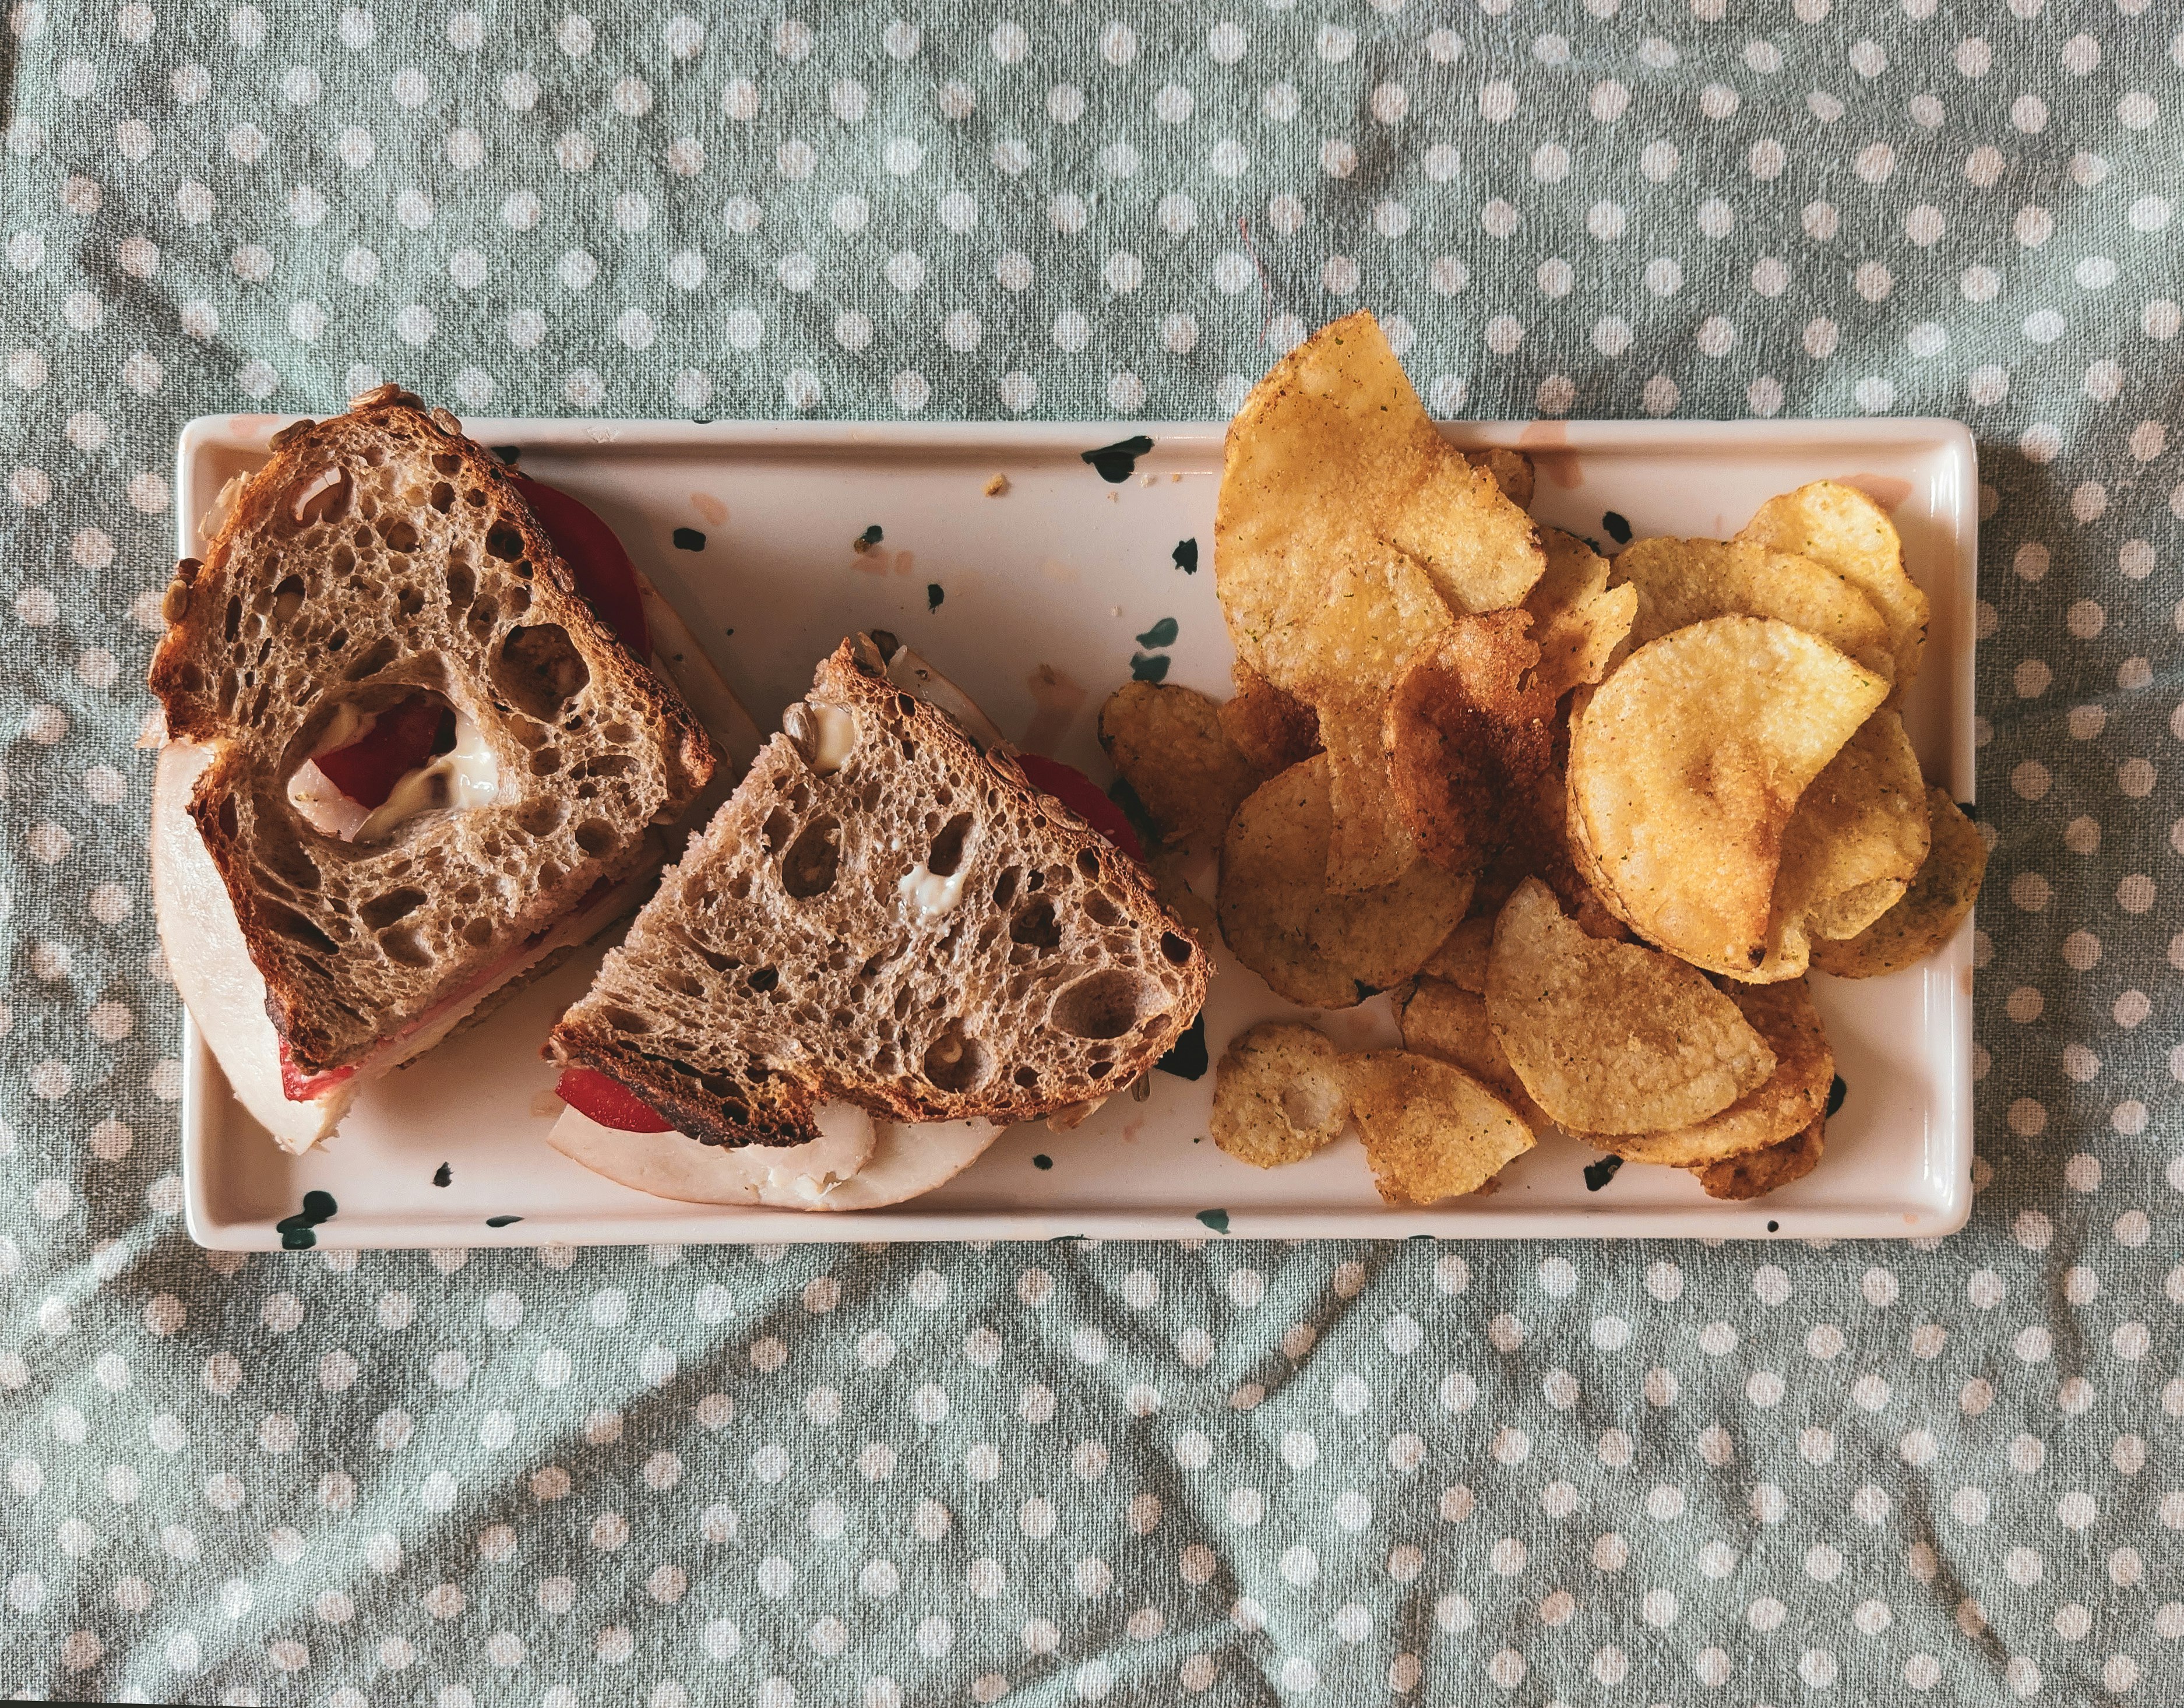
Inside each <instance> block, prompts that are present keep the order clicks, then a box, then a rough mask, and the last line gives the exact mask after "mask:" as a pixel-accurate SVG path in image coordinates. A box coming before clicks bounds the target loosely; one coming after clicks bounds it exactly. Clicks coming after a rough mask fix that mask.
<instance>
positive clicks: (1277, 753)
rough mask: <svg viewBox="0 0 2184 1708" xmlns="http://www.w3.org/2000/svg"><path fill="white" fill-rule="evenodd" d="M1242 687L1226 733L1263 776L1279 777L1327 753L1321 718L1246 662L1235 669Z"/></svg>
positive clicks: (1227, 710) (1225, 717) (1224, 718)
mask: <svg viewBox="0 0 2184 1708" xmlns="http://www.w3.org/2000/svg"><path fill="white" fill-rule="evenodd" d="M1229 676H1230V678H1232V679H1233V680H1234V683H1235V684H1236V692H1235V695H1234V697H1233V698H1232V699H1229V700H1228V701H1223V704H1222V706H1221V732H1222V734H1224V735H1226V736H1227V737H1228V738H1229V745H1230V746H1232V747H1234V748H1235V749H1236V751H1238V752H1240V753H1241V754H1242V755H1243V756H1245V758H1246V759H1248V760H1250V761H1251V763H1252V764H1254V765H1256V766H1257V767H1259V771H1260V773H1261V774H1262V776H1267V777H1279V776H1280V775H1281V773H1283V772H1284V771H1286V770H1288V769H1289V768H1290V766H1292V765H1301V764H1303V763H1304V762H1305V761H1306V760H1307V759H1309V758H1311V757H1312V755H1313V754H1315V753H1318V752H1319V751H1321V749H1320V740H1319V714H1318V712H1314V711H1313V710H1312V707H1311V706H1308V705H1307V704H1306V702H1305V701H1301V700H1299V699H1298V698H1297V697H1296V696H1295V695H1294V694H1290V693H1288V692H1286V691H1285V690H1284V689H1279V688H1277V687H1275V686H1274V684H1273V683H1271V682H1269V681H1268V680H1267V678H1265V677H1263V676H1262V675H1260V674H1259V673H1258V672H1257V671H1256V670H1254V669H1252V668H1251V666H1250V665H1248V664H1246V663H1245V661H1243V660H1242V659H1238V660H1237V661H1235V662H1234V664H1233V665H1231V666H1230V667H1229Z"/></svg>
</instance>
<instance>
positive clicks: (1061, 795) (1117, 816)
mask: <svg viewBox="0 0 2184 1708" xmlns="http://www.w3.org/2000/svg"><path fill="white" fill-rule="evenodd" d="M1017 764H1019V765H1021V766H1022V767H1023V774H1024V779H1025V780H1026V781H1027V782H1028V783H1029V784H1031V786H1032V787H1033V788H1034V789H1036V790H1039V791H1040V792H1041V793H1042V794H1046V795H1052V796H1053V797H1054V798H1055V799H1056V800H1057V801H1060V802H1061V804H1062V805H1063V806H1064V807H1067V808H1068V809H1069V810H1070V811H1071V812H1074V813H1075V814H1076V815H1077V816H1078V818H1082V819H1083V820H1084V822H1085V823H1087V824H1089V825H1090V826H1091V827H1092V828H1093V829H1095V830H1097V831H1098V832H1099V833H1100V834H1101V835H1102V836H1104V837H1106V839H1107V840H1109V841H1110V842H1112V843H1113V844H1114V845H1115V846H1117V848H1119V849H1121V850H1122V851H1123V852H1124V853H1125V854H1127V855H1128V856H1129V857H1130V858H1132V859H1133V860H1134V861H1136V862H1138V864H1139V865H1140V866H1142V865H1144V864H1145V845H1144V844H1143V843H1141V842H1139V840H1138V833H1137V832H1136V831H1134V830H1133V829H1130V821H1129V820H1128V819H1127V818H1124V817H1123V809H1122V808H1121V807H1117V805H1116V804H1115V803H1114V802H1113V801H1110V800H1109V799H1108V798H1107V797H1106V795H1103V794H1102V793H1100V785H1099V784H1096V783H1095V782H1094V781H1093V780H1092V779H1090V778H1089V777H1087V776H1086V775H1085V774H1084V773H1083V772H1082V771H1079V770H1078V768H1077V767H1075V766H1074V765H1064V764H1063V763H1062V762H1061V761H1060V760H1059V759H1049V758H1048V757H1047V756H1045V754H1043V753H1019V754H1017Z"/></svg>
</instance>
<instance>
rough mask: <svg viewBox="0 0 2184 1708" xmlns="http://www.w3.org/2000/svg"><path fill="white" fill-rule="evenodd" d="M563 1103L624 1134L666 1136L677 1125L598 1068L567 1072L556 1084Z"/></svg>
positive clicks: (577, 1069) (574, 1069)
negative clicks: (664, 1134)
mask: <svg viewBox="0 0 2184 1708" xmlns="http://www.w3.org/2000/svg"><path fill="white" fill-rule="evenodd" d="M554 1091H557V1092H559V1093H560V1098H561V1101H562V1102H565V1103H566V1104H567V1105H568V1106H569V1107H570V1108H572V1109H574V1110H575V1111H576V1112H577V1114H580V1115H588V1116H590V1117H591V1118H592V1119H593V1120H595V1121H597V1122H598V1123H599V1125H601V1126H603V1127H612V1128H614V1129H615V1130H616V1131H617V1132H623V1133H666V1132H671V1131H672V1130H674V1126H675V1124H674V1122H672V1121H671V1120H668V1119H665V1118H664V1117H663V1116H661V1114H660V1112H659V1111H658V1110H657V1109H655V1108H653V1107H652V1105H651V1104H649V1103H648V1102H645V1101H644V1099H643V1098H642V1097H638V1094H637V1093H636V1092H634V1091H632V1090H630V1088H629V1087H628V1086H625V1085H623V1084H622V1083H621V1080H612V1079H609V1078H608V1077H607V1076H606V1075H605V1074H602V1073H600V1072H599V1070H598V1069H595V1068H564V1069H561V1077H560V1079H558V1080H555V1081H554Z"/></svg>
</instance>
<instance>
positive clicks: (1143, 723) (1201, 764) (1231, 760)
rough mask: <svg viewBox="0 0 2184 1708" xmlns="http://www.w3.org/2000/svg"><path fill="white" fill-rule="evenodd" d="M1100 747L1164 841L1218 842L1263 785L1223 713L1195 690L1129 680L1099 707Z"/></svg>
mask: <svg viewBox="0 0 2184 1708" xmlns="http://www.w3.org/2000/svg"><path fill="white" fill-rule="evenodd" d="M1100 746H1102V747H1104V748H1105V749H1106V751H1107V757H1108V758H1109V760H1111V761H1112V762H1113V764H1114V767H1115V769H1116V770H1117V771H1119V772H1120V773H1122V774H1123V779H1124V780H1125V781H1127V782H1128V784H1129V785H1130V787H1131V788H1133V789H1134V790H1136V791H1137V795H1138V799H1139V801H1141V802H1142V803H1143V804H1144V806H1145V811H1146V812H1149V813H1150V814H1151V815H1152V818H1153V822H1154V823H1156V824H1158V825H1159V826H1160V828H1161V835H1162V840H1164V841H1167V842H1185V841H1190V840H1197V839H1203V840H1209V841H1210V840H1217V839H1218V838H1219V836H1220V834H1221V833H1222V832H1223V830H1225V829H1227V828H1228V825H1229V815H1230V814H1231V813H1233V812H1235V810H1236V808H1237V806H1238V805H1239V803H1240V802H1241V801H1243V799H1244V797H1245V795H1249V794H1250V793H1251V791H1252V790H1254V789H1256V788H1257V787H1258V786H1259V784H1261V783H1262V781H1264V780H1265V779H1262V777H1261V776H1260V775H1259V773H1258V772H1257V770H1256V768H1255V767H1253V766H1252V764H1251V761H1250V760H1249V759H1247V758H1245V756H1243V755H1242V754H1241V753H1240V752H1238V751H1236V750H1235V749H1234V747H1232V746H1230V745H1229V738H1228V737H1227V736H1226V735H1225V734H1223V732H1222V728H1221V714H1220V708H1219V707H1218V706H1216V705H1215V704H1214V702H1213V701H1211V700H1209V699H1207V698H1206V695H1202V694H1201V693H1199V692H1198V691H1197V690H1196V689H1190V688H1174V687H1168V686H1165V685H1161V684H1154V683H1151V682H1126V683H1124V684H1123V686H1122V687H1120V688H1118V689H1116V690H1115V692H1114V693H1112V695H1108V697H1107V703H1106V705H1105V706H1101V707H1100Z"/></svg>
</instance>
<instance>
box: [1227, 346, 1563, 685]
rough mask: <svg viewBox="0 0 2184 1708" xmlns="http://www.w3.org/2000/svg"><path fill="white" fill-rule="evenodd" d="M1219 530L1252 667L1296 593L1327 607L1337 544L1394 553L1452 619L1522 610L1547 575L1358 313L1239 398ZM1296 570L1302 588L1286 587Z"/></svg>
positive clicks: (1511, 512) (1234, 612)
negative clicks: (1413, 564) (1411, 565)
mask: <svg viewBox="0 0 2184 1708" xmlns="http://www.w3.org/2000/svg"><path fill="white" fill-rule="evenodd" d="M1214 532H1215V540H1216V548H1217V549H1216V551H1215V555H1214V570H1215V574H1216V577H1217V586H1218V588H1219V590H1220V594H1221V602H1222V605H1223V608H1224V609H1226V610H1227V611H1228V613H1229V623H1230V626H1231V628H1234V629H1239V630H1240V635H1239V640H1238V650H1239V651H1241V652H1243V653H1245V656H1247V657H1248V656H1251V652H1252V650H1253V646H1252V645H1245V639H1246V638H1247V637H1251V638H1256V637H1257V636H1261V635H1265V634H1272V633H1273V632H1274V631H1275V630H1277V629H1279V628H1282V627H1284V623H1283V622H1281V621H1280V620H1279V611H1280V610H1281V608H1282V607H1283V606H1284V605H1286V604H1287V603H1288V602H1289V601H1290V600H1292V599H1294V598H1295V597H1296V596H1297V594H1298V592H1299V591H1301V594H1302V596H1303V599H1304V601H1305V603H1306V604H1307V605H1312V604H1317V603H1318V598H1317V595H1318V594H1319V593H1321V592H1322V591H1323V589H1324V585H1325V583H1324V573H1325V563H1324V558H1323V547H1324V545H1325V544H1329V543H1340V544H1346V545H1348V546H1350V547H1351V548H1352V549H1355V547H1357V545H1359V544H1362V543H1363V542H1365V541H1368V540H1374V539H1381V540H1386V541H1389V542H1390V543H1391V544H1394V545H1395V546H1396V548H1397V549H1398V550H1401V551H1403V552H1405V553H1407V554H1408V555H1410V556H1412V557H1413V558H1415V559H1416V560H1418V562H1420V563H1421V564H1423V565H1424V567H1425V568H1426V571H1427V572H1428V573H1429V575H1430V576H1431V577H1432V579H1433V583H1434V585H1435V587H1437V588H1438V589H1440V591H1441V593H1442V594H1443V596H1444V597H1445V598H1446V600H1447V602H1448V606H1449V608H1450V609H1451V611H1499V610H1503V609H1506V608H1507V607H1508V606H1513V605H1515V604H1517V603H1518V601H1519V600H1522V599H1523V598H1524V594H1525V592H1526V590H1527V589H1529V588H1530V586H1531V584H1532V583H1534V582H1535V581H1537V580H1538V579H1539V578H1540V574H1541V571H1542V570H1543V569H1544V568H1545V567H1546V562H1545V560H1544V559H1543V558H1542V557H1541V554H1540V548H1539V542H1538V538H1537V535H1536V533H1535V530H1534V528H1533V526H1532V519H1531V518H1530V517H1529V516H1527V515H1525V514H1524V510H1523V508H1522V507H1521V506H1520V505H1517V504H1514V503H1513V502H1512V501H1511V500H1509V498H1508V497H1507V494H1504V493H1503V492H1502V489H1501V488H1500V487H1499V486H1498V485H1497V484H1496V482H1495V480H1494V478H1493V477H1492V476H1491V475H1490V474H1489V473H1488V472H1485V471H1484V470H1481V469H1476V468H1474V467H1473V466H1472V465H1471V464H1470V463H1469V462H1468V461H1467V460H1465V458H1464V455H1463V453H1462V452H1461V451H1459V450H1457V449H1456V448H1455V447H1454V446H1452V445H1451V444H1449V443H1448V441H1447V440H1446V439H1445V438H1442V437H1441V434H1440V430H1439V429H1438V428H1436V427H1435V426H1434V424H1433V422H1432V421H1431V420H1430V419H1429V417H1428V416H1427V415H1426V411H1425V407H1424V405H1422V404H1421V403H1420V402H1419V401H1418V393H1417V392H1416V391H1414V390H1413V389H1412V386H1411V382H1410V380H1409V378H1408V377H1407V376H1406V375H1405V374H1404V372H1403V366H1402V364H1401V362H1400V361H1398V360H1396V353H1395V352H1394V351H1393V350H1392V349H1390V348H1389V346H1388V340H1387V338H1386V337H1385V335H1384V334H1383V333H1382V332H1381V331H1380V327H1379V322H1378V321H1375V320H1374V319H1373V316H1372V315H1371V314H1369V313H1368V312H1363V311H1360V312H1359V313H1357V314H1353V315H1345V316H1344V317H1343V318H1342V319H1340V320H1338V321H1333V322H1331V323H1329V325H1327V326H1324V327H1321V328H1320V329H1319V330H1318V332H1315V333H1313V334H1312V337H1310V338H1307V339H1306V340H1305V341H1304V343H1301V344H1300V345H1298V346H1297V347H1296V349H1294V350H1292V351H1290V354H1288V355H1286V356H1284V358H1283V359H1282V360H1280V361H1279V362H1277V363H1275V364H1274V366H1273V369H1272V371H1269V372H1268V375H1267V377H1265V378H1264V379H1262V380H1261V381H1260V382H1259V383H1258V384H1257V385H1256V387H1254V388H1252V391H1251V395H1250V396H1249V397H1248V398H1246V399H1245V400H1244V406H1243V407H1242V408H1241V409H1240V410H1238V411H1237V412H1236V417H1235V419H1234V421H1231V422H1230V423H1229V436H1228V441H1227V447H1226V453H1225V457H1224V464H1223V471H1222V479H1221V497H1220V504H1219V513H1218V516H1217V520H1216V522H1215V529H1214ZM1338 555H1340V554H1338ZM1316 558H1317V559H1319V560H1320V561H1318V563H1317V564H1315V559H1316ZM1292 566H1293V567H1294V569H1295V572H1299V573H1301V576H1302V578H1304V579H1305V581H1306V582H1307V585H1306V586H1304V587H1303V588H1302V589H1293V588H1291V587H1290V586H1287V585H1284V584H1282V583H1288V582H1290V579H1291V575H1290V568H1291V567H1292ZM1254 645H1256V639H1254ZM1260 668H1261V669H1262V670H1266V673H1267V674H1268V676H1270V677H1272V678H1273V679H1274V680H1275V681H1276V682H1277V683H1280V682H1281V681H1282V676H1281V673H1279V671H1275V670H1269V669H1267V668H1266V667H1265V665H1263V664H1261V665H1260ZM1284 685H1286V684H1284Z"/></svg>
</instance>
